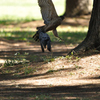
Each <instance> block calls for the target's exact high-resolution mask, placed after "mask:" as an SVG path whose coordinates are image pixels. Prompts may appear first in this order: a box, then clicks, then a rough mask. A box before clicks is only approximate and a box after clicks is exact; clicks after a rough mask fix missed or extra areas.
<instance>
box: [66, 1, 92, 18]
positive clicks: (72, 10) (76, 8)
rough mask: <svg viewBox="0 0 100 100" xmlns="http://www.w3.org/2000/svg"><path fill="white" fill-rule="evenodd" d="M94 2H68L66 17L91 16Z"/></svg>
mask: <svg viewBox="0 0 100 100" xmlns="http://www.w3.org/2000/svg"><path fill="white" fill-rule="evenodd" d="M92 2H93V0H66V9H65V14H64V15H65V16H66V17H75V16H78V15H84V14H89V13H91V11H92Z"/></svg>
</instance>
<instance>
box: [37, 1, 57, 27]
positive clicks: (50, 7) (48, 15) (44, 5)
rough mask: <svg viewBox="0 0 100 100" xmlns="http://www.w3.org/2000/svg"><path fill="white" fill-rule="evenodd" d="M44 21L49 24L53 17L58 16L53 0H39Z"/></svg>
mask: <svg viewBox="0 0 100 100" xmlns="http://www.w3.org/2000/svg"><path fill="white" fill-rule="evenodd" d="M38 4H39V6H40V9H41V14H42V18H43V20H44V23H45V24H46V25H48V24H49V23H50V21H51V20H52V19H55V18H57V17H58V15H57V12H56V9H55V7H54V4H53V2H52V0H38Z"/></svg>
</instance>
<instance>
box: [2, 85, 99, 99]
mask: <svg viewBox="0 0 100 100" xmlns="http://www.w3.org/2000/svg"><path fill="white" fill-rule="evenodd" d="M41 95H42V96H43V95H45V96H50V97H53V98H56V99H57V100H59V99H60V100H63V99H62V97H63V98H64V100H81V99H86V100H88V99H89V100H90V99H91V100H99V99H100V98H99V97H100V84H85V85H76V86H46V85H29V84H26V85H24V84H20V85H18V86H16V85H13V86H7V85H0V97H1V98H3V97H5V98H6V99H7V98H9V97H11V98H14V100H17V99H22V98H23V99H24V100H28V99H29V98H30V99H32V98H33V99H32V100H35V98H34V97H36V96H38V97H39V100H40V97H41ZM42 99H44V100H47V99H45V97H44V98H42ZM49 99H50V98H49ZM50 100H51V99H50ZM52 100H54V99H52Z"/></svg>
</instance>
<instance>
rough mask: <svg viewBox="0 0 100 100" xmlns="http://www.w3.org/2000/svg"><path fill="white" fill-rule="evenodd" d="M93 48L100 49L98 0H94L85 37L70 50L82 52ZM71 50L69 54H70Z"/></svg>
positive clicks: (99, 10) (99, 4) (99, 1)
mask: <svg viewBox="0 0 100 100" xmlns="http://www.w3.org/2000/svg"><path fill="white" fill-rule="evenodd" d="M94 48H95V49H97V50H100V0H94V3H93V9H92V14H91V19H90V23H89V29H88V33H87V36H86V38H85V39H84V41H83V42H82V43H80V44H79V45H78V46H77V47H76V48H74V49H73V50H72V51H73V52H74V53H79V52H80V51H82V52H83V51H86V50H90V49H94ZM72 51H71V52H72ZM71 52H70V53H69V54H71Z"/></svg>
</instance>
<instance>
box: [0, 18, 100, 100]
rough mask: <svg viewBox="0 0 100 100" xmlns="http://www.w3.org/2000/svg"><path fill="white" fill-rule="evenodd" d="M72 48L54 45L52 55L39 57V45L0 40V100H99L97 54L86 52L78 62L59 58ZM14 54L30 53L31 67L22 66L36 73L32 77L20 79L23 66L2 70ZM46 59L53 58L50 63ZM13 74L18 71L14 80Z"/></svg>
mask: <svg viewBox="0 0 100 100" xmlns="http://www.w3.org/2000/svg"><path fill="white" fill-rule="evenodd" d="M71 21H73V20H71ZM71 21H70V22H71ZM85 21H86V20H84V22H85ZM77 22H78V23H80V22H79V21H77ZM67 23H68V21H67ZM70 24H71V23H70ZM63 25H64V24H63ZM73 25H75V24H73ZM24 26H25V24H24ZM3 27H5V26H3ZM25 27H26V26H25ZM62 27H63V26H62ZM72 48H74V47H72V46H67V47H66V46H65V44H64V43H62V44H61V43H53V44H52V52H51V53H49V52H48V51H46V52H45V53H42V52H41V49H40V45H39V44H38V43H34V42H33V43H29V44H28V43H27V42H13V41H7V40H3V39H2V40H1V41H0V66H1V67H0V76H1V77H0V100H18V99H19V100H99V99H100V52H97V51H95V52H94V54H91V52H89V53H87V54H83V55H82V56H80V58H78V57H76V58H75V57H74V58H73V57H62V56H66V54H67V53H68V52H69V50H70V49H72ZM16 52H20V53H22V54H23V53H25V52H27V53H29V55H28V56H27V57H26V59H27V60H29V61H30V63H29V65H28V66H27V64H26V63H25V64H26V65H25V64H24V66H26V67H28V68H33V69H35V71H34V73H31V74H27V75H23V73H22V72H20V69H21V67H22V68H23V66H22V65H21V66H20V65H18V66H17V65H14V66H13V67H9V68H4V67H2V66H3V63H4V61H5V60H7V58H12V57H13V56H14V54H15V53H16ZM59 56H60V57H59ZM48 57H52V58H53V57H56V58H55V59H52V61H50V60H49V58H48ZM58 57H59V58H58ZM35 58H36V59H35ZM41 58H42V60H41ZM47 60H48V61H47ZM7 70H9V72H6V71H7ZM15 70H17V71H19V72H18V74H17V76H16V75H15V74H14V73H15ZM10 71H11V72H10ZM4 72H5V73H4ZM48 96H49V97H48ZM47 98H49V99H47ZM54 98H55V99H54Z"/></svg>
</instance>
